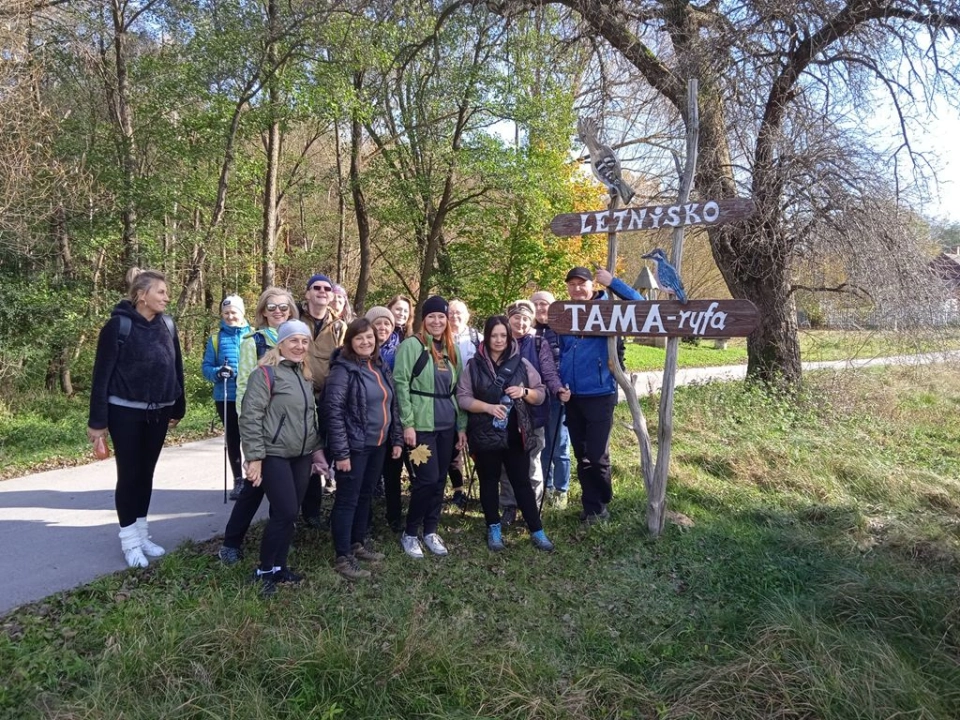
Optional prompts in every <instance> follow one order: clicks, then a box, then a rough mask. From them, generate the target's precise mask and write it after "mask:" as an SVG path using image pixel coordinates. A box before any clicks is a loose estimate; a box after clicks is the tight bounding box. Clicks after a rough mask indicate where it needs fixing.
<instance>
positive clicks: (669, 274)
mask: <svg viewBox="0 0 960 720" xmlns="http://www.w3.org/2000/svg"><path fill="white" fill-rule="evenodd" d="M641 257H644V258H647V259H649V260H653V261H654V263H656V266H657V269H656V274H657V283H659V285H660V289H661V290H665V291H666V292H668V293H671V294H672V295H674V296H676V298H677V300H679V301H680V302H682V303H684V304H686V302H687V293H686V291H685V290H684V289H683V280H681V279H680V273H678V272H677V270H676V268H674V267H673V265H671V264H670V261H669V260H667V254H666V253H665V252H663V250H661V249H660V248H657V249H656V250H652V251H650V252H648V253H647V254H646V255H642V256H641Z"/></svg>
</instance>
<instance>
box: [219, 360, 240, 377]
mask: <svg viewBox="0 0 960 720" xmlns="http://www.w3.org/2000/svg"><path fill="white" fill-rule="evenodd" d="M236 374H237V373H236V372H234V370H233V368H232V367H230V366H229V365H227V364H226V363H224V364H223V365H221V366H220V368H219V369H218V370H217V377H218V378H220V379H221V380H229V379H230V378H232V377H235V376H236Z"/></svg>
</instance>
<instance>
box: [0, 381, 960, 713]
mask: <svg viewBox="0 0 960 720" xmlns="http://www.w3.org/2000/svg"><path fill="white" fill-rule="evenodd" d="M644 402H645V411H646V412H647V416H648V421H650V424H651V433H655V431H656V415H655V411H654V410H652V409H651V408H652V407H653V405H651V404H650V403H649V402H648V401H644ZM958 406H960V376H958V373H956V372H953V371H952V369H951V368H947V367H926V368H884V369H881V370H876V371H871V372H857V373H851V372H849V371H848V372H845V373H841V374H827V373H817V374H812V375H810V376H809V377H808V379H807V381H806V383H805V389H804V392H803V394H802V396H801V397H800V398H798V399H797V400H788V399H786V398H782V397H776V396H771V395H769V394H765V393H763V392H760V391H759V390H756V389H753V388H750V387H748V386H745V385H743V384H740V383H731V384H709V385H703V386H699V387H691V388H681V389H678V391H677V397H676V418H675V421H676V422H675V428H676V430H675V444H674V453H673V462H672V466H671V467H672V473H671V481H670V482H671V484H670V487H669V491H668V492H669V495H668V498H669V502H670V508H671V510H672V511H673V512H675V513H678V515H676V516H675V518H676V520H677V522H676V523H668V525H667V527H666V529H665V531H664V534H663V536H662V537H661V538H660V539H659V540H657V541H652V540H650V539H649V538H648V537H647V536H646V531H645V521H644V512H645V494H644V490H643V485H642V482H641V481H640V480H639V479H638V477H637V475H638V468H637V465H638V460H637V457H638V453H637V450H636V447H635V443H634V441H633V439H632V434H631V432H630V431H629V429H627V427H626V424H627V423H628V420H629V414H628V413H627V412H626V409H625V408H620V409H619V410H618V424H617V427H616V428H615V432H614V437H613V441H612V451H613V452H612V456H613V462H614V468H615V484H616V499H615V502H614V504H613V505H612V506H611V511H612V513H613V518H612V520H611V521H610V522H609V523H607V524H604V525H598V526H595V527H593V528H591V529H589V530H586V529H583V528H581V527H580V525H579V523H578V521H577V518H576V509H575V506H576V504H577V501H578V498H577V497H576V496H575V497H574V498H573V502H572V503H571V509H570V510H568V511H567V512H563V513H560V512H557V511H552V512H549V511H548V513H547V514H546V516H545V528H546V530H547V532H548V533H549V534H550V536H551V538H552V539H553V540H554V541H555V542H556V543H557V547H558V551H557V552H556V553H554V554H552V555H543V554H540V553H537V552H536V551H535V550H534V549H533V548H532V547H531V546H530V544H529V541H528V539H527V534H526V533H525V532H524V531H522V530H521V529H519V528H511V529H510V531H509V532H508V533H507V543H508V549H507V551H506V552H505V553H502V554H499V555H494V554H491V553H489V552H488V551H487V550H486V548H485V545H484V529H483V521H482V517H481V515H480V513H479V508H478V507H476V503H475V504H474V506H473V507H471V509H470V511H469V512H467V513H466V514H465V515H461V514H460V513H459V512H451V511H450V510H447V511H445V513H444V516H443V518H442V520H441V532H442V534H443V536H444V539H445V540H446V541H447V545H448V547H449V548H450V551H451V555H450V557H448V558H443V559H440V558H432V557H430V558H427V559H425V560H424V561H422V562H415V561H412V560H410V559H408V558H407V557H406V556H404V555H403V554H402V553H401V552H400V550H399V547H397V544H396V541H395V540H394V539H393V538H392V537H389V534H388V533H387V532H386V531H385V529H384V527H383V526H382V524H381V514H382V510H381V509H380V508H379V507H378V508H377V511H378V512H377V525H376V527H375V531H376V534H377V536H378V537H379V538H380V539H381V541H382V542H381V543H380V545H381V547H382V548H383V549H384V550H385V551H386V552H387V559H386V561H384V562H383V563H382V564H381V566H380V567H379V568H377V569H376V570H375V573H374V577H373V578H371V579H370V581H368V582H358V583H356V584H352V585H351V584H348V583H346V582H343V581H341V580H340V579H339V577H338V576H336V575H335V574H334V572H333V571H332V569H331V562H332V549H331V544H330V540H329V537H328V535H326V534H310V533H308V532H305V531H298V534H297V536H296V537H295V539H294V545H295V549H294V552H293V554H292V562H293V564H294V566H295V567H296V568H297V569H298V570H301V571H303V572H304V573H305V574H306V575H307V577H308V581H307V583H306V584H305V585H304V586H303V587H301V588H299V589H293V588H283V589H282V590H281V592H280V593H279V594H278V596H277V597H276V598H274V599H272V600H269V601H264V600H262V599H261V598H260V597H259V596H258V595H257V593H256V591H255V588H254V587H253V586H251V585H250V584H248V583H247V582H246V577H247V574H248V573H249V571H250V569H251V567H252V564H253V560H252V559H250V560H248V561H246V562H244V563H241V564H240V565H238V566H234V567H230V568H225V567H222V566H220V565H219V563H218V561H217V560H216V558H215V550H216V547H217V544H216V543H210V544H206V545H195V544H186V545H184V546H182V547H181V548H180V549H179V550H178V551H177V552H175V553H172V554H170V555H168V556H167V557H166V558H164V559H163V560H162V561H161V562H159V563H157V564H156V565H154V566H151V567H150V568H147V569H145V570H142V571H136V572H134V571H130V572H125V573H118V574H116V575H113V576H110V577H107V578H102V579H100V580H97V581H96V582H94V583H92V584H91V585H89V586H86V587H84V588H81V589H79V590H77V591H74V592H70V593H62V594H59V595H57V596H54V597H51V598H48V599H47V600H46V601H44V602H42V603H38V604H36V605H33V606H30V607H25V608H23V609H21V610H18V611H15V612H13V613H11V614H9V615H7V616H6V617H4V618H2V619H0V627H2V632H0V676H2V677H3V678H4V682H3V683H2V684H0V716H3V717H14V718H15V717H45V718H116V717H120V716H122V717H124V718H156V717H173V718H210V717H243V718H291V719H293V718H338V717H339V718H467V717H470V718H477V717H480V718H516V719H517V720H519V719H521V718H545V719H560V718H563V719H566V718H570V719H574V718H625V719H626V718H677V719H679V718H717V719H718V720H719V719H720V718H724V719H728V718H737V719H738V720H741V719H747V720H749V719H752V718H758V719H759V718H771V717H777V718H838V719H839V718H891V717H910V718H930V719H934V718H936V719H939V718H943V719H944V720H947V719H948V718H956V716H957V708H958V707H960V593H958V582H957V577H958V574H960V482H958V478H960V453H958V450H957V444H956V442H955V438H957V437H958V436H960V413H958V412H957V410H958ZM259 536H260V529H259V528H257V529H255V530H254V531H253V532H252V533H251V537H250V538H249V539H248V541H247V551H248V556H249V557H250V558H252V557H253V556H255V554H256V547H257V542H258V541H259Z"/></svg>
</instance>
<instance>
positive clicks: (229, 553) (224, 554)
mask: <svg viewBox="0 0 960 720" xmlns="http://www.w3.org/2000/svg"><path fill="white" fill-rule="evenodd" d="M217 557H218V558H220V562H222V563H223V564H224V565H236V564H237V563H238V562H240V561H241V560H243V550H241V549H240V548H232V547H228V546H227V545H221V546H220V550H219V551H218V552H217Z"/></svg>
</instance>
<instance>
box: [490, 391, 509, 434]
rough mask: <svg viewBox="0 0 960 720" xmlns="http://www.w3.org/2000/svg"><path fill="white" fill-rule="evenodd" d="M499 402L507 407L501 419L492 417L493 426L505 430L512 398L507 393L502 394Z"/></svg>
mask: <svg viewBox="0 0 960 720" xmlns="http://www.w3.org/2000/svg"><path fill="white" fill-rule="evenodd" d="M500 404H501V405H503V406H504V407H505V408H506V409H507V414H506V415H505V416H504V418H503V420H500V419H499V418H494V419H493V426H494V427H495V428H496V429H497V430H506V428H507V423H508V422H509V421H510V411H511V410H512V409H513V399H512V398H511V397H510V396H509V395H504V396H503V397H502V398H500Z"/></svg>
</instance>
